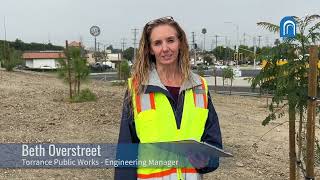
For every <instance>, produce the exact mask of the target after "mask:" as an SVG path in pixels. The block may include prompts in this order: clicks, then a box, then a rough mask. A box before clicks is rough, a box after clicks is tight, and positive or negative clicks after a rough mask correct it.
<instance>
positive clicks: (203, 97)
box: [193, 78, 208, 109]
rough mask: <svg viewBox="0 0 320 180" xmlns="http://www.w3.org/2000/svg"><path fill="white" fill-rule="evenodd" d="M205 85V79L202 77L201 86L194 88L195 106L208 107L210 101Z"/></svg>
mask: <svg viewBox="0 0 320 180" xmlns="http://www.w3.org/2000/svg"><path fill="white" fill-rule="evenodd" d="M205 86H206V84H205V81H204V80H203V78H201V86H197V87H195V88H193V99H194V104H195V106H197V107H200V108H205V109H207V105H208V102H207V93H206V89H205Z"/></svg>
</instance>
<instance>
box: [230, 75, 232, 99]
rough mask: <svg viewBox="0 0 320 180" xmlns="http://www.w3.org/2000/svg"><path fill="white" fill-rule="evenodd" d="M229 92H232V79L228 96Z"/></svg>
mask: <svg viewBox="0 0 320 180" xmlns="http://www.w3.org/2000/svg"><path fill="white" fill-rule="evenodd" d="M231 91H232V79H230V95H231Z"/></svg>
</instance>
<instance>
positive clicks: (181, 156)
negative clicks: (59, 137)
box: [0, 143, 226, 168]
mask: <svg viewBox="0 0 320 180" xmlns="http://www.w3.org/2000/svg"><path fill="white" fill-rule="evenodd" d="M197 148H198V146H197V147H196V148H195V147H193V146H192V145H190V143H153V144H0V168H113V167H157V168H168V167H192V164H191V163H190V162H189V156H191V155H192V156H193V157H198V156H199V152H201V148H200V149H199V148H198V149H197ZM199 150H200V151H199ZM138 154H139V156H138ZM200 156H201V157H199V158H203V157H206V158H208V159H210V160H209V162H211V163H209V164H208V166H210V164H213V166H214V164H215V163H216V162H217V161H218V159H219V158H218V157H219V156H226V155H225V154H224V153H223V152H219V151H212V150H210V152H205V151H203V152H201V154H200Z"/></svg>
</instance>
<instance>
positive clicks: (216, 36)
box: [214, 35, 222, 48]
mask: <svg viewBox="0 0 320 180" xmlns="http://www.w3.org/2000/svg"><path fill="white" fill-rule="evenodd" d="M214 37H215V38H216V48H217V47H218V38H219V37H222V36H218V35H215V36H214Z"/></svg>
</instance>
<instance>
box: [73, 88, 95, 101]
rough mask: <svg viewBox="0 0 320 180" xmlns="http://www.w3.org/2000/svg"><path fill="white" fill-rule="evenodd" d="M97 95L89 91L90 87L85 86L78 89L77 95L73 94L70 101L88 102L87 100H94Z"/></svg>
mask: <svg viewBox="0 0 320 180" xmlns="http://www.w3.org/2000/svg"><path fill="white" fill-rule="evenodd" d="M96 100H97V96H96V95H95V94H94V93H93V92H91V91H90V89H88V88H86V89H83V90H81V91H80V93H79V94H78V95H75V96H74V97H73V98H72V100H71V101H72V102H89V101H96Z"/></svg>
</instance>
